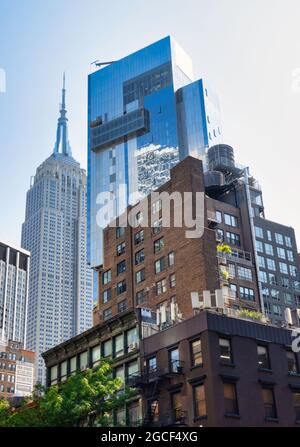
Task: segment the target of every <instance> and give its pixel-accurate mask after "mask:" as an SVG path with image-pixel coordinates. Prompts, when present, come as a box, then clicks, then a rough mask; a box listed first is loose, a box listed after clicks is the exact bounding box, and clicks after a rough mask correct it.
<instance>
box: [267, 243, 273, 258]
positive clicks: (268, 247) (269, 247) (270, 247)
mask: <svg viewBox="0 0 300 447" xmlns="http://www.w3.org/2000/svg"><path fill="white" fill-rule="evenodd" d="M265 252H266V254H267V255H269V256H274V250H273V246H272V245H271V244H265Z"/></svg>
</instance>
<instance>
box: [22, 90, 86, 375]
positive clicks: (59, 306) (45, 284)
mask: <svg viewBox="0 0 300 447" xmlns="http://www.w3.org/2000/svg"><path fill="white" fill-rule="evenodd" d="M65 93H66V91H65V82H64V85H63V89H62V103H61V108H60V116H59V118H58V125H57V136H56V142H55V147H54V150H53V153H52V155H51V156H50V157H49V158H47V160H45V161H44V162H43V163H42V164H41V165H40V166H39V167H38V169H37V171H36V174H35V177H34V181H33V182H32V184H31V186H30V189H29V191H28V192H27V199H26V215H25V222H24V224H23V227H22V246H23V247H24V248H26V249H27V250H29V251H30V252H31V256H32V263H31V269H30V290H29V293H30V301H29V307H28V337H27V344H26V348H29V349H31V350H33V351H35V352H36V362H37V364H36V366H37V369H36V371H37V378H38V380H39V381H40V382H44V379H45V375H44V374H45V371H44V362H43V359H42V358H41V356H40V354H41V353H42V352H44V351H45V350H47V349H49V348H51V347H52V346H54V345H56V344H57V343H60V342H62V341H64V340H67V339H68V338H70V337H72V336H74V335H76V334H77V333H80V332H82V331H84V330H86V329H88V328H89V327H90V326H91V325H92V284H91V280H92V276H91V270H90V269H89V268H88V266H87V259H86V233H87V228H86V200H87V198H86V173H85V171H84V170H83V169H81V168H80V164H79V163H78V162H77V161H76V160H75V159H74V158H73V157H72V153H71V148H70V144H69V140H68V127H67V122H68V120H67V118H66V106H65Z"/></svg>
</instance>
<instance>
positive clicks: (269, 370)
mask: <svg viewBox="0 0 300 447" xmlns="http://www.w3.org/2000/svg"><path fill="white" fill-rule="evenodd" d="M257 370H258V371H260V372H266V373H270V374H272V373H273V371H272V369H270V368H257Z"/></svg>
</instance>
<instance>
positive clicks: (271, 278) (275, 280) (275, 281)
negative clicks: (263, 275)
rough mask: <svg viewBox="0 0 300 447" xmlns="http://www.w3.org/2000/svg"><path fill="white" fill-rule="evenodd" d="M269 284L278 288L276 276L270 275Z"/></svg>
mask: <svg viewBox="0 0 300 447" xmlns="http://www.w3.org/2000/svg"><path fill="white" fill-rule="evenodd" d="M269 283H270V284H271V285H272V286H277V278H276V276H275V275H274V273H269Z"/></svg>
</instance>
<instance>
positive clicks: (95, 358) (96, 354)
mask: <svg viewBox="0 0 300 447" xmlns="http://www.w3.org/2000/svg"><path fill="white" fill-rule="evenodd" d="M100 358H101V349H100V345H98V346H94V347H93V348H92V364H93V366H95V365H98V364H99V363H100Z"/></svg>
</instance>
